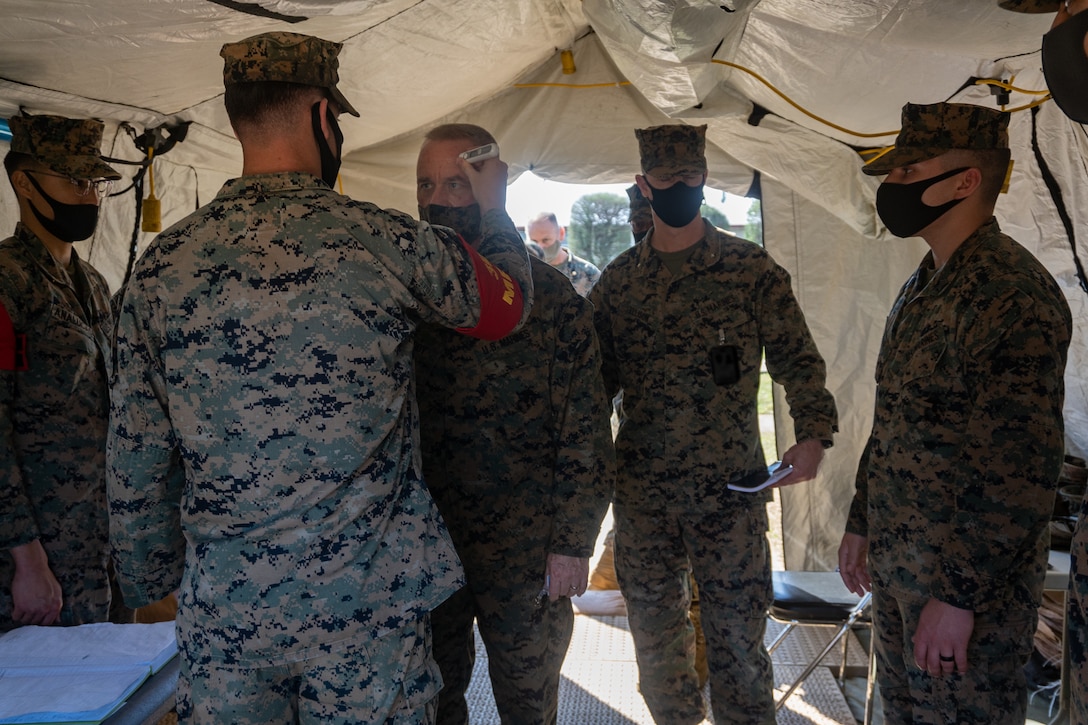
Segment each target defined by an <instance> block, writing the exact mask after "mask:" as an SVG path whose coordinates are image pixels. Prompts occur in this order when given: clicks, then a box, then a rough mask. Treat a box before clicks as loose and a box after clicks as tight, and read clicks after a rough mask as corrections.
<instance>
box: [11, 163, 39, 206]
mask: <svg viewBox="0 0 1088 725" xmlns="http://www.w3.org/2000/svg"><path fill="white" fill-rule="evenodd" d="M11 187H12V188H13V189H15V193H16V194H17V195H18V196H21V197H23V198H26V199H29V198H30V196H31V194H32V193H33V192H34V187H33V185H31V183H30V177H29V176H27V175H26V171H24V170H23V169H19V170H17V171H15V172H13V173H12V175H11Z"/></svg>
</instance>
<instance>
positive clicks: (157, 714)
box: [102, 655, 181, 725]
mask: <svg viewBox="0 0 1088 725" xmlns="http://www.w3.org/2000/svg"><path fill="white" fill-rule="evenodd" d="M180 669H181V660H180V658H179V657H178V656H177V655H175V656H174V657H173V659H171V660H170V661H169V662H167V663H166V664H165V665H163V666H162V668H161V669H160V670H159V671H158V672H156V673H155V674H153V675H151V677H149V678H148V679H147V680H146V681H145V682H144V683H143V684H142V685H140V687H139V689H137V690H136V692H134V693H132V696H131V697H129V698H128V701H127V702H125V704H124V705H122V706H121V708H120V709H119V710H118V711H117V712H115V713H113V714H112V715H110V716H109V717H108V718H106V719H105V720H103V721H102V725H155V723H157V722H158V721H159V720H161V719H162V718H163V716H164V715H166V714H167V713H169V712H170V711H171V710H173V709H174V691H175V690H176V689H177V685H178V672H179V671H180Z"/></svg>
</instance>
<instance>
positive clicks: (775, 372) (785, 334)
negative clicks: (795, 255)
mask: <svg viewBox="0 0 1088 725" xmlns="http://www.w3.org/2000/svg"><path fill="white" fill-rule="evenodd" d="M768 262H769V267H768V268H767V269H766V270H765V271H764V273H763V274H762V276H761V279H760V282H759V284H758V287H757V290H756V302H755V305H756V319H757V320H758V321H759V328H760V338H761V341H762V343H763V349H764V354H765V356H766V360H767V372H768V373H770V376H771V378H772V379H773V380H774V381H775V382H776V383H778V384H780V385H781V386H782V387H783V388H785V391H786V401H787V402H788V403H789V406H790V415H791V416H792V418H793V427H794V432H795V435H796V437H797V440H798V441H804V440H809V439H811V438H815V439H817V440H823V441H829V442H830V441H832V439H833V434H834V433H835V432H836V431H837V430H838V429H839V425H838V413H837V411H836V408H835V398H834V397H833V396H832V395H831V393H830V392H828V390H827V388H826V387H825V385H826V381H827V371H826V367H825V365H824V359H823V357H821V356H820V352H819V351H818V350H817V349H816V343H815V342H814V341H813V339H812V334H811V333H810V332H809V329H808V324H807V323H806V322H805V315H804V313H803V312H801V307H800V305H798V304H797V299H796V298H795V297H794V296H793V289H792V288H791V287H790V277H789V274H788V273H787V272H786V270H784V269H782V268H781V267H779V266H778V265H777V264H774V263H773V262H771V261H770V260H769V258H768Z"/></svg>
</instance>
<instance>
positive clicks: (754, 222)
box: [744, 199, 763, 247]
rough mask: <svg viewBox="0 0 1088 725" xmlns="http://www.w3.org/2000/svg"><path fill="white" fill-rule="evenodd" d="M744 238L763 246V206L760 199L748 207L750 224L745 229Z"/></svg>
mask: <svg viewBox="0 0 1088 725" xmlns="http://www.w3.org/2000/svg"><path fill="white" fill-rule="evenodd" d="M744 238H745V239H748V240H750V241H753V242H755V243H756V244H758V245H759V246H761V247H762V246H763V204H762V203H761V202H760V200H759V199H756V200H754V201H753V202H752V205H751V206H750V207H748V224H747V225H746V226H745V227H744Z"/></svg>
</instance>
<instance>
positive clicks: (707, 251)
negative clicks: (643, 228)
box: [636, 218, 723, 269]
mask: <svg viewBox="0 0 1088 725" xmlns="http://www.w3.org/2000/svg"><path fill="white" fill-rule="evenodd" d="M653 236H654V230H653V228H651V229H650V231H648V232H647V233H646V236H644V237H643V238H642V241H641V242H639V243H638V246H637V247H636V249H637V250H638V252H637V254H638V266H639V267H649V265H653V264H661V260H660V259H659V258H658V256H657V252H655V251H654V249H653V247H651V246H650V242H651V241H652V240H653ZM722 241H723V237H722V235H721V233H720V232H719V231H718V229H717V227H715V226H714V225H713V224H711V223H710V222H709V221H708V220H707V219H705V218H704V219H703V238H702V239H700V240H699V241H698V242H696V243H695V250H694V251H693V252H692V253H691V257H689V258H688V261H687V266H689V267H691V268H693V269H706V268H707V267H710V266H711V265H714V264H717V262H718V260H719V259H721V257H722ZM651 268H652V267H651Z"/></svg>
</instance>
